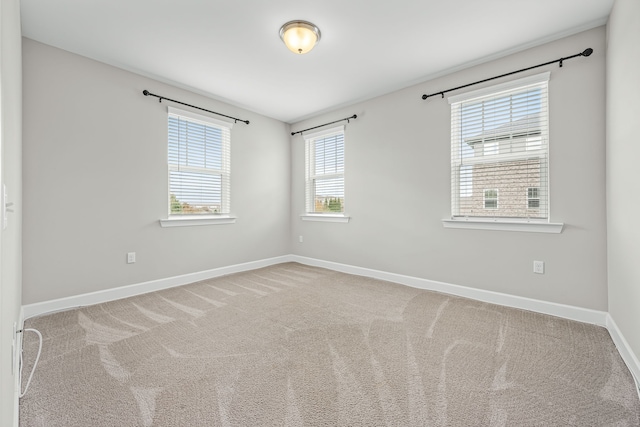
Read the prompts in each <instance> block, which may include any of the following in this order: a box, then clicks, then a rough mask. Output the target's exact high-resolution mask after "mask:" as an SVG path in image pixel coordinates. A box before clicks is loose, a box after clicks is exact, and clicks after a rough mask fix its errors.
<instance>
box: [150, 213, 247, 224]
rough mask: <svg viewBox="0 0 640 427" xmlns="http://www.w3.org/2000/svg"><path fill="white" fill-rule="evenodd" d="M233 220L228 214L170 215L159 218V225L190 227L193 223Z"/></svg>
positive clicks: (231, 222) (227, 222) (230, 222)
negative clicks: (165, 217)
mask: <svg viewBox="0 0 640 427" xmlns="http://www.w3.org/2000/svg"><path fill="white" fill-rule="evenodd" d="M235 222H236V217H235V216H229V215H197V216H196V215H192V216H170V217H169V218H167V219H161V220H160V226H161V227H191V226H194V225H214V224H215V225H217V224H233V223H235Z"/></svg>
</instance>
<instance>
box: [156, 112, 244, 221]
mask: <svg viewBox="0 0 640 427" xmlns="http://www.w3.org/2000/svg"><path fill="white" fill-rule="evenodd" d="M168 122H169V145H168V156H167V158H168V166H169V207H168V209H169V215H170V216H176V215H179V216H185V215H194V216H198V215H199V216H202V215H216V214H228V213H229V210H230V199H231V198H230V188H231V186H230V169H231V163H230V151H231V149H230V148H231V127H232V124H231V123H227V122H223V121H219V120H216V119H213V118H210V117H207V116H202V115H200V114H195V113H191V112H188V111H183V110H179V109H176V108H172V107H169V118H168Z"/></svg>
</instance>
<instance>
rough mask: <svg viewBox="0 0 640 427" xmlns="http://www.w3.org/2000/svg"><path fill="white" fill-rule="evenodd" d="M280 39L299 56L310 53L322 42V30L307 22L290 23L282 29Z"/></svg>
mask: <svg viewBox="0 0 640 427" xmlns="http://www.w3.org/2000/svg"><path fill="white" fill-rule="evenodd" d="M280 38H281V39H282V41H283V42H284V44H285V45H286V46H287V48H288V49H289V50H290V51H291V52H293V53H298V54H303V53H307V52H309V51H310V50H311V49H313V47H314V46H315V45H316V44H317V43H318V41H319V40H320V29H318V27H316V26H315V25H313V24H312V23H311V22H307V21H289V22H287V23H286V24H284V25H283V26H282V27H281V28H280Z"/></svg>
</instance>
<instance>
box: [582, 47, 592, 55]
mask: <svg viewBox="0 0 640 427" xmlns="http://www.w3.org/2000/svg"><path fill="white" fill-rule="evenodd" d="M592 53H593V49H591V48H587V49H585V50H584V51H583V52H582V56H590V55H591V54H592Z"/></svg>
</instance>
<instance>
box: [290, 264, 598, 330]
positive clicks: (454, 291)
mask: <svg viewBox="0 0 640 427" xmlns="http://www.w3.org/2000/svg"><path fill="white" fill-rule="evenodd" d="M292 261H295V262H299V263H301V264H306V265H312V266H315V267H324V268H328V269H330V270H335V271H340V272H343V273H349V274H355V275H358V276H365V277H373V278H374V279H380V280H386V281H389V282H395V283H400V284H402V285H407V286H411V287H413V288H419V289H426V290H430V291H438V292H443V293H445V294H451V295H457V296H461V297H466V298H471V299H475V300H478V301H483V302H489V303H493V304H498V305H504V306H508V307H514V308H520V309H523V310H529V311H535V312H537V313H543V314H549V315H552V316H557V317H562V318H565V319H571V320H576V321H578V322H583V323H591V324H595V325H599V326H606V324H607V315H608V314H607V313H606V312H604V311H598V310H591V309H588V308H581V307H575V306H571V305H565V304H558V303H554V302H548V301H541V300H535V299H531V298H525V297H519V296H515V295H509V294H503V293H500V292H493V291H487V290H484V289H475V288H469V287H466V286H460V285H453V284H450V283H444V282H437V281H435V280H428V279H421V278H419V277H413V276H405V275H402V274H396V273H389V272H386V271H380V270H372V269H369V268H363V267H355V266H353V265H347V264H340V263H336V262H331V261H323V260H319V259H315V258H306V257H302V256H298V255H292Z"/></svg>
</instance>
